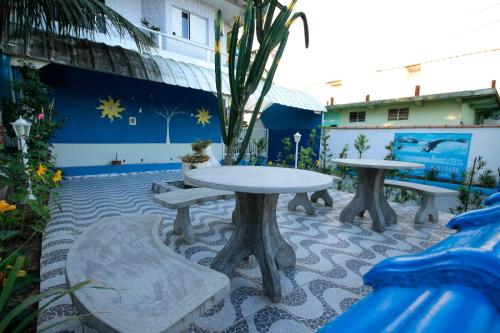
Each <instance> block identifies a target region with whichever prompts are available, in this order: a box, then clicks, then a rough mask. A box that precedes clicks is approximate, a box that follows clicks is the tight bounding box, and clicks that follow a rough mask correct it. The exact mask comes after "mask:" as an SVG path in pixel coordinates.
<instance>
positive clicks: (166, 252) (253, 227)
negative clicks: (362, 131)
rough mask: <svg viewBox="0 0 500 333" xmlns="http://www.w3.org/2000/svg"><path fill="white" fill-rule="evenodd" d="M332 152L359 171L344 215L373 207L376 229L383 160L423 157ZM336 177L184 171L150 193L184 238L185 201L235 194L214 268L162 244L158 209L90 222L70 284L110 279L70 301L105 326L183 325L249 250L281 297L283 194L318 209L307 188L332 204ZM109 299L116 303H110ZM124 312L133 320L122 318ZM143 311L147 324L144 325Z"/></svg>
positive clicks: (382, 202) (390, 219) (389, 215)
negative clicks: (183, 184) (172, 184)
mask: <svg viewBox="0 0 500 333" xmlns="http://www.w3.org/2000/svg"><path fill="white" fill-rule="evenodd" d="M333 162H335V163H337V164H339V165H346V166H351V167H354V168H356V169H357V172H358V176H359V185H358V190H357V192H356V195H355V196H354V198H353V200H352V201H351V203H349V204H348V205H347V206H346V207H345V208H344V209H343V210H342V213H341V215H340V220H341V221H342V222H352V220H353V219H354V217H355V216H356V215H359V214H360V213H362V212H364V211H365V210H368V211H369V212H370V215H371V217H372V220H373V228H374V229H375V230H378V231H383V230H384V227H385V224H386V223H387V224H390V223H396V220H397V216H396V213H395V212H394V210H393V209H392V208H391V207H390V206H389V204H388V203H387V200H386V198H385V195H384V191H383V188H384V180H385V173H386V170H390V169H415V168H422V167H423V165H421V164H417V163H406V162H397V161H383V160H380V161H379V160H355V159H341V160H333ZM335 179H337V180H338V178H337V177H333V176H330V175H325V174H321V173H318V172H313V171H307V170H299V169H291V168H277V167H260V166H259V167H256V166H221V167H206V168H198V169H193V170H190V171H189V172H187V173H186V174H185V176H184V181H187V182H188V183H189V184H192V185H195V186H199V187H196V188H191V189H184V190H181V189H179V190H174V191H170V192H165V193H160V194H158V195H156V196H155V197H154V199H153V201H154V202H156V203H158V204H160V205H162V206H164V207H167V208H170V209H177V217H176V218H175V221H174V232H175V233H177V234H183V236H184V241H185V242H186V243H188V244H192V243H193V242H195V235H194V232H193V230H192V226H191V220H190V214H189V206H190V205H193V204H200V203H203V202H208V201H214V200H219V199H232V198H235V199H236V202H235V209H234V211H233V214H232V223H233V224H234V231H233V233H232V235H231V238H230V240H229V241H228V243H227V244H226V245H225V246H224V248H223V249H222V250H221V251H219V253H218V254H217V255H216V256H215V258H214V259H213V261H212V263H211V267H210V268H211V269H210V268H208V267H203V266H201V265H198V264H195V263H192V262H190V261H189V260H188V259H186V258H185V257H183V256H181V255H179V254H177V253H175V252H173V251H172V250H171V249H170V248H168V247H167V246H165V245H164V244H163V242H162V241H161V239H160V237H159V228H160V226H161V221H162V218H161V216H157V215H135V216H119V217H111V218H107V219H105V221H104V220H103V221H101V223H96V224H94V225H93V226H92V227H90V228H89V230H87V231H86V232H85V233H84V234H83V235H82V236H80V237H79V238H78V239H77V240H76V242H75V244H74V246H73V247H72V248H71V250H70V253H69V254H68V260H67V278H68V282H69V284H70V285H75V284H76V283H78V282H79V281H82V280H85V279H92V280H95V281H97V282H98V283H100V285H101V286H104V287H108V286H111V287H113V289H112V290H109V291H103V290H102V289H98V290H97V291H96V290H92V289H85V290H81V291H77V292H75V293H74V295H73V299H74V303H75V305H76V306H77V308H78V310H79V312H80V313H90V314H92V315H91V316H89V320H88V321H89V323H90V324H91V325H92V326H93V327H95V328H97V329H99V331H101V332H127V331H130V329H133V330H135V329H137V330H139V329H141V330H142V331H145V332H179V331H182V330H184V329H186V327H188V326H189V325H190V324H191V323H192V322H193V321H194V320H195V319H196V318H197V317H199V316H201V315H202V314H203V313H204V312H205V311H207V310H208V309H209V308H211V307H212V306H214V305H215V304H217V302H219V301H221V300H222V299H223V297H224V295H225V294H226V293H227V292H229V278H228V276H230V275H231V274H232V272H233V271H234V270H235V269H236V267H237V266H238V265H239V264H240V262H241V261H243V260H244V259H246V258H248V257H249V256H251V255H254V256H255V257H256V259H257V262H258V264H259V267H260V270H261V273H262V282H263V289H264V293H265V294H266V295H267V296H268V297H269V298H270V299H271V300H272V301H273V302H280V300H281V296H282V295H281V283H280V276H279V270H283V269H285V268H289V267H293V266H295V261H296V256H295V252H294V250H293V248H292V247H291V246H290V245H289V244H288V243H287V242H286V241H285V239H284V238H283V236H282V235H281V233H280V231H279V228H278V223H277V219H276V207H277V203H278V197H279V195H280V194H284V193H292V194H293V193H294V194H296V196H295V197H294V199H292V201H290V204H289V205H288V207H289V209H291V210H295V209H296V208H297V206H299V205H301V206H303V207H304V209H305V212H306V213H308V214H311V213H312V214H314V212H311V211H310V208H308V207H309V206H308V205H310V202H309V198H308V196H307V193H308V192H314V194H313V195H312V197H311V201H317V200H318V199H319V198H322V199H323V201H324V202H325V206H326V207H331V205H332V201H333V200H332V198H331V197H330V195H329V194H328V191H327V189H329V188H331V187H332V185H333V182H334V180H335ZM154 185H155V184H154ZM389 186H394V187H398V186H402V187H404V186H405V185H404V184H397V183H396V184H392V185H389ZM154 187H155V186H153V188H154ZM421 190H422V189H421ZM424 190H425V189H423V190H422V191H424ZM427 201H429V202H431V201H432V200H430V199H429V200H427ZM429 205H430V204H429ZM431 208H432V207H431ZM427 212H431V213H430V214H429V218H431V217H432V214H433V212H432V209H430V208H428V207H427V208H425V211H424V212H423V213H422V214H421V215H425V213H427ZM436 214H437V213H436ZM436 216H437V215H436ZM124 241H125V242H124ZM179 277H182V281H179V279H178V278H179ZM115 288H116V289H115ZM114 291H115V292H117V294H116V295H115V294H113V292H114ZM122 294H123V295H122ZM150 300H155V301H154V302H150ZM172 302H173V303H172ZM171 307H173V308H175V311H173V310H172V309H170V308H171ZM109 309H112V311H111V313H108V312H106V310H109ZM101 312H102V314H101ZM93 313H95V315H94V314H93ZM127 313H130V315H129V316H128V315H127ZM123 316H127V318H128V319H130V320H120V317H123ZM146 321H147V322H148V323H149V324H148V325H146V326H144V322H146Z"/></svg>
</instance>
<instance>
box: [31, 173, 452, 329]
mask: <svg viewBox="0 0 500 333" xmlns="http://www.w3.org/2000/svg"><path fill="white" fill-rule="evenodd" d="M179 178H180V175H179V173H177V172H161V173H149V174H132V175H122V176H107V177H94V178H81V179H72V180H67V181H65V182H64V183H63V186H62V188H61V189H60V199H59V203H60V206H61V208H62V210H59V209H58V208H57V206H56V205H52V211H53V218H52V220H51V222H50V224H49V226H48V227H47V230H46V232H45V235H44V239H43V249H42V259H41V266H42V267H41V290H42V291H43V290H47V289H49V288H56V287H65V268H64V267H65V260H66V255H67V253H68V250H69V248H70V247H71V244H72V243H73V241H74V239H75V238H76V237H78V236H79V235H80V234H81V233H82V232H84V231H85V229H86V228H87V227H88V226H89V225H91V224H93V223H95V222H97V221H99V219H101V218H103V217H106V216H116V215H122V214H137V213H142V214H151V213H152V214H155V213H156V214H162V215H163V216H164V217H165V220H164V226H165V227H164V229H163V232H162V236H163V237H164V239H165V244H166V245H167V246H169V247H170V248H171V249H173V250H174V251H176V252H178V253H180V254H182V255H184V256H185V257H186V258H187V259H189V260H191V261H194V262H197V263H199V264H201V265H209V264H210V262H211V260H212V259H213V257H214V256H215V254H216V253H217V252H218V251H219V250H220V249H221V248H222V247H223V246H224V244H226V242H227V241H228V240H229V237H230V236H231V233H232V231H233V226H232V224H231V223H230V217H231V212H232V210H233V208H234V201H217V202H213V203H207V204H204V205H200V206H194V207H193V208H192V209H191V216H192V220H193V225H194V228H195V233H196V237H197V241H196V243H195V244H194V245H186V244H185V243H183V241H182V239H180V237H179V236H177V235H175V234H173V233H172V223H173V218H174V217H175V211H173V210H168V209H164V208H161V207H160V206H158V205H156V204H154V203H153V202H152V197H153V193H152V192H151V183H152V182H153V181H159V180H170V179H179ZM332 196H333V198H334V202H335V205H334V207H333V209H332V208H324V207H319V208H318V209H317V216H308V215H306V214H304V213H303V212H291V211H288V210H287V208H286V204H287V202H288V200H290V198H291V196H290V195H282V196H280V201H279V204H278V224H279V228H280V230H281V233H282V234H283V236H284V238H285V239H286V240H287V241H288V242H289V243H290V244H291V245H292V247H293V248H294V249H295V252H296V255H297V264H296V266H295V267H294V268H293V269H288V270H286V271H283V272H281V285H282V291H283V298H282V301H281V303H278V304H275V303H272V302H270V301H269V300H268V299H267V298H266V297H265V296H264V295H263V294H262V280H261V277H260V270H259V268H258V266H257V264H256V261H255V259H254V258H253V257H251V258H250V260H249V262H246V263H242V264H241V265H240V267H239V268H238V269H237V270H236V271H235V272H234V274H233V275H232V276H231V277H230V278H231V293H230V295H227V297H226V298H225V299H224V301H223V302H222V303H221V304H219V305H218V306H216V307H215V308H213V309H212V310H210V311H209V312H208V313H206V314H205V315H204V316H203V317H202V318H200V319H199V320H197V321H196V323H195V325H193V326H192V327H191V328H190V329H191V330H192V331H194V332H286V333H293V332H312V331H315V330H317V329H318V328H319V327H321V326H323V325H324V324H325V323H326V322H328V321H330V320H331V319H333V318H334V317H336V316H338V315H339V314H340V313H342V312H343V311H345V310H346V309H347V308H349V306H351V305H352V304H353V303H354V302H356V301H357V300H359V299H360V298H361V297H363V296H364V295H366V294H367V293H368V292H369V291H370V290H369V288H368V287H366V286H364V285H363V281H362V275H363V274H364V273H365V272H366V271H368V270H369V269H370V267H372V266H373V265H374V264H376V263H377V262H379V261H380V260H382V259H384V258H386V257H390V256H395V255H400V254H405V253H412V252H418V251H421V250H422V249H424V248H426V247H428V246H430V245H431V244H433V243H435V242H437V241H439V240H440V239H442V238H443V237H445V236H446V235H447V234H449V233H450V231H449V230H448V229H446V228H445V227H444V226H443V225H444V223H445V222H446V221H448V219H449V218H450V217H451V215H449V214H446V213H441V215H440V217H441V220H440V221H439V223H426V224H422V225H415V224H414V223H413V222H412V219H413V215H414V214H415V211H416V207H415V206H411V205H398V204H394V205H393V207H394V208H395V209H396V211H397V213H398V216H399V223H398V224H397V225H392V226H389V227H388V228H387V230H386V231H385V232H384V233H382V234H381V233H377V232H374V231H372V230H371V228H370V218H369V217H365V218H364V219H359V220H357V221H356V222H355V223H353V224H344V223H341V222H339V214H340V209H341V208H342V207H344V206H345V205H346V204H347V203H348V202H349V201H350V199H351V198H352V194H348V193H343V192H333V193H332ZM74 315H76V312H75V309H74V307H73V306H72V304H71V300H70V298H69V297H66V298H64V299H62V300H61V301H60V302H58V303H56V304H54V305H52V306H51V307H49V308H48V310H47V311H44V312H43V313H42V315H41V316H40V317H39V325H47V324H50V323H53V322H55V321H59V320H61V319H64V318H66V317H68V316H74ZM61 329H64V330H65V331H74V332H94V330H91V329H89V328H87V327H85V326H84V325H82V324H81V323H80V322H79V321H76V322H72V323H70V324H66V325H64V326H61V327H59V328H58V329H57V330H55V331H59V330H61Z"/></svg>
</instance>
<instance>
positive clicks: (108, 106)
mask: <svg viewBox="0 0 500 333" xmlns="http://www.w3.org/2000/svg"><path fill="white" fill-rule="evenodd" d="M99 102H101V104H100V105H99V106H98V107H96V109H97V110H101V111H102V112H101V118H104V117H108V118H109V120H111V122H113V120H114V119H115V118H120V119H122V116H121V115H120V113H122V112H123V111H125V109H124V108H122V107H121V106H120V100H119V99H117V100H116V101H115V100H114V99H113V98H112V97H111V96H108V99H100V98H99Z"/></svg>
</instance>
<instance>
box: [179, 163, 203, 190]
mask: <svg viewBox="0 0 500 333" xmlns="http://www.w3.org/2000/svg"><path fill="white" fill-rule="evenodd" d="M208 162H209V161H206V162H203V163H187V162H182V171H181V172H182V177H183V178H184V174H185V173H186V172H188V171H189V170H192V169H198V168H206V167H208V166H209V165H208ZM184 184H186V185H189V186H195V185H193V184H190V183H188V182H186V181H184Z"/></svg>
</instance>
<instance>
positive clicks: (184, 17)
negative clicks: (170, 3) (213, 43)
mask: <svg viewBox="0 0 500 333" xmlns="http://www.w3.org/2000/svg"><path fill="white" fill-rule="evenodd" d="M172 28H173V31H172V34H173V35H174V36H178V37H181V38H183V39H188V40H192V41H193V42H196V43H200V44H204V45H208V19H206V18H204V17H201V16H198V15H195V14H193V13H190V12H188V11H185V10H182V9H179V8H175V7H172Z"/></svg>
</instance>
